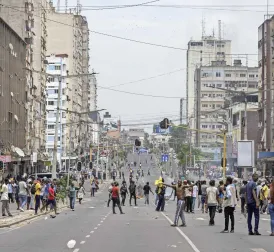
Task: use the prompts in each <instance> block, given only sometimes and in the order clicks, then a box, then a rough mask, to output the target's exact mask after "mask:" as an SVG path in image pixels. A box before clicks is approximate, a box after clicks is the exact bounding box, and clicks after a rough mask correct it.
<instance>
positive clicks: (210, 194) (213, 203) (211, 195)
mask: <svg viewBox="0 0 274 252" xmlns="http://www.w3.org/2000/svg"><path fill="white" fill-rule="evenodd" d="M218 200H219V196H218V189H217V187H215V180H211V181H210V182H209V187H208V188H207V189H206V205H207V207H208V210H209V218H210V219H209V226H214V225H215V221H214V218H215V213H216V208H217V205H218Z"/></svg>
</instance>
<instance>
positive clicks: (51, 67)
mask: <svg viewBox="0 0 274 252" xmlns="http://www.w3.org/2000/svg"><path fill="white" fill-rule="evenodd" d="M47 68H48V70H54V69H55V68H54V65H51V64H50V65H48V67H47Z"/></svg>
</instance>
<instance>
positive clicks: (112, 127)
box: [103, 118, 119, 132]
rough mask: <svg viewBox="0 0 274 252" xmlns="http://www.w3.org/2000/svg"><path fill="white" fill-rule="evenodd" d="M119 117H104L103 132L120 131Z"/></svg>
mask: <svg viewBox="0 0 274 252" xmlns="http://www.w3.org/2000/svg"><path fill="white" fill-rule="evenodd" d="M118 121H119V119H118V118H104V126H103V132H109V131H118Z"/></svg>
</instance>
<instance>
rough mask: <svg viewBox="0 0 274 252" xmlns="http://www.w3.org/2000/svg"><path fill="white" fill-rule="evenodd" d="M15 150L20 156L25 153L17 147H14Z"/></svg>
mask: <svg viewBox="0 0 274 252" xmlns="http://www.w3.org/2000/svg"><path fill="white" fill-rule="evenodd" d="M14 150H15V152H16V153H17V154H18V155H19V156H20V157H24V156H25V153H24V152H23V151H22V150H21V149H20V148H18V147H15V148H14Z"/></svg>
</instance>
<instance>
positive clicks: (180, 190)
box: [165, 180, 193, 227]
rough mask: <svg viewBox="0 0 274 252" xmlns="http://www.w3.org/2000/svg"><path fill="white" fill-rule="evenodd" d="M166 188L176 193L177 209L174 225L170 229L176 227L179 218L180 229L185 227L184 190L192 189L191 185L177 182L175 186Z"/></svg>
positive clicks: (180, 181)
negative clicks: (180, 221) (180, 222)
mask: <svg viewBox="0 0 274 252" xmlns="http://www.w3.org/2000/svg"><path fill="white" fill-rule="evenodd" d="M165 186H168V187H171V188H173V189H174V190H175V191H176V196H177V208H176V213H175V218H174V224H172V225H171V226H172V227H176V226H178V221H179V218H181V220H182V225H181V227H186V220H185V215H184V209H185V189H186V188H189V187H193V185H183V184H182V180H178V184H177V185H166V184H165Z"/></svg>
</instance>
